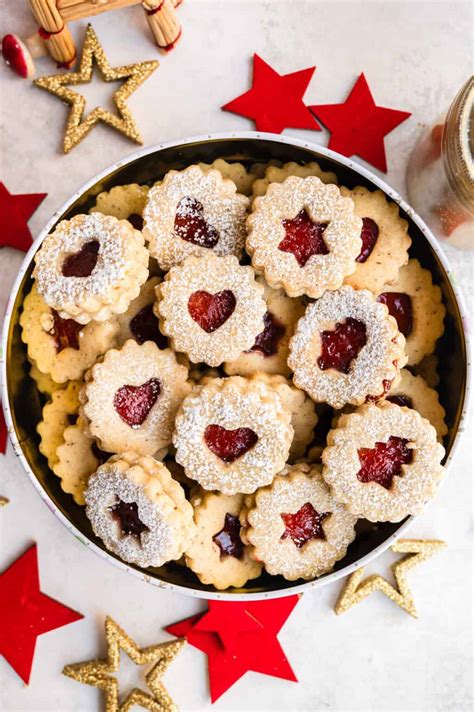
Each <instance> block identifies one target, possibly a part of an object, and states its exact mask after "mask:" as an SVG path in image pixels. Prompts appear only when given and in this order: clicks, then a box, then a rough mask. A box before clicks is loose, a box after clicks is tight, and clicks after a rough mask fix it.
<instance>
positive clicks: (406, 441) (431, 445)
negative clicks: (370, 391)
mask: <svg viewBox="0 0 474 712" xmlns="http://www.w3.org/2000/svg"><path fill="white" fill-rule="evenodd" d="M443 456H444V448H443V446H442V445H440V444H439V443H438V442H437V440H436V430H435V429H434V427H433V426H432V425H430V423H429V422H428V421H427V420H425V419H424V418H422V417H421V415H420V414H419V413H417V412H416V411H415V410H412V409H411V408H406V407H401V406H399V405H396V404H395V403H390V402H388V401H383V402H380V403H379V404H377V405H374V404H366V405H363V406H361V407H360V408H359V409H358V410H357V411H355V413H351V414H347V415H341V416H340V418H339V420H338V423H337V427H336V428H335V429H334V430H332V431H331V432H330V433H329V435H328V446H327V447H326V449H325V450H324V452H323V454H322V460H323V463H324V468H323V477H324V479H325V480H326V482H327V483H328V485H329V486H330V487H331V491H332V494H333V495H334V497H335V499H336V500H337V501H339V502H341V503H342V504H345V505H346V507H347V508H348V509H349V511H351V512H352V513H353V514H354V515H356V516H358V517H363V518H364V519H368V520H369V521H371V522H399V521H401V520H402V519H404V518H405V517H407V516H408V515H409V514H418V513H419V512H421V510H422V509H423V506H424V504H425V502H426V501H427V500H428V499H431V498H432V497H433V496H434V494H435V492H436V487H437V484H438V481H439V480H440V479H441V477H442V476H443V472H444V468H443V467H442V465H441V464H440V463H441V460H442V458H443Z"/></svg>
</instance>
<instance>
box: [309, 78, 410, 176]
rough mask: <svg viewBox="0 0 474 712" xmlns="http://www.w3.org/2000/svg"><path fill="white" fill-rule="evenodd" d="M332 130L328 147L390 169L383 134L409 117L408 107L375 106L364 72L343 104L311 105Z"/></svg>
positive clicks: (313, 110) (384, 168)
mask: <svg viewBox="0 0 474 712" xmlns="http://www.w3.org/2000/svg"><path fill="white" fill-rule="evenodd" d="M309 108H310V109H311V111H312V112H313V113H314V114H315V115H316V116H317V118H318V119H319V120H320V121H321V123H322V124H324V126H326V128H327V129H328V130H329V131H330V132H331V138H330V140H329V148H332V149H333V151H338V153H342V154H343V155H344V156H354V155H357V156H360V157H361V158H364V159H365V160H366V161H367V162H368V163H371V164H372V165H373V166H375V167H376V168H379V169H380V170H381V171H384V173H386V172H387V159H386V157H385V146H384V136H385V135H386V134H388V133H390V131H392V130H393V129H394V128H395V127H396V126H398V125H399V124H401V123H402V121H405V119H408V117H409V116H411V114H410V113H409V112H407V111H397V110H396V109H385V108H384V107H382V106H376V104H375V102H374V98H373V96H372V94H371V92H370V89H369V85H368V84H367V80H366V78H365V76H364V74H361V75H360V77H359V78H358V79H357V81H356V83H355V84H354V86H353V87H352V89H351V92H350V94H349V96H348V97H347V99H346V101H345V102H344V103H343V104H325V105H322V106H310V107H309Z"/></svg>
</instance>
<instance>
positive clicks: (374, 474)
mask: <svg viewBox="0 0 474 712" xmlns="http://www.w3.org/2000/svg"><path fill="white" fill-rule="evenodd" d="M407 442H408V440H405V438H398V437H396V436H394V435H392V436H391V437H389V439H388V440H387V442H386V443H375V447H374V448H361V449H360V450H358V451H357V454H358V455H359V461H360V465H361V468H360V470H359V472H358V473H357V479H358V480H359V482H364V483H365V482H376V483H377V484H379V485H382V487H385V489H390V487H391V486H392V481H393V478H394V477H399V476H400V474H401V471H402V465H409V464H410V462H411V461H412V460H413V451H412V450H409V449H408V448H407V446H406V445H407Z"/></svg>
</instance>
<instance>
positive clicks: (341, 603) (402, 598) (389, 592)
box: [334, 539, 446, 618]
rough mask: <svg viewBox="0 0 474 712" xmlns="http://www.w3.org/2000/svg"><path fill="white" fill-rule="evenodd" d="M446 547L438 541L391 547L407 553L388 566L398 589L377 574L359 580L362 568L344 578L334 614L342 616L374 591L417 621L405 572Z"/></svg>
mask: <svg viewBox="0 0 474 712" xmlns="http://www.w3.org/2000/svg"><path fill="white" fill-rule="evenodd" d="M445 547H446V543H445V542H444V541H439V540H437V539H400V540H399V541H397V542H396V543H395V544H394V545H393V546H391V547H390V548H391V550H392V551H394V552H395V553H403V554H408V556H404V557H403V558H402V559H399V560H398V561H396V562H395V563H394V564H392V566H391V569H392V572H393V575H394V578H395V581H396V582H397V586H398V590H397V589H396V588H394V587H393V586H392V585H391V584H390V583H389V582H388V581H387V580H386V579H385V578H383V576H380V575H379V574H374V575H373V576H368V577H367V578H366V579H364V580H363V581H362V579H363V576H364V570H365V569H364V567H362V568H360V569H357V571H354V573H353V574H352V575H351V576H349V578H348V579H347V581H346V583H345V584H344V587H343V589H342V591H341V593H340V594H339V598H338V600H337V602H336V605H335V606H334V611H335V612H336V614H337V615H340V614H341V613H345V612H346V611H347V610H348V609H349V608H351V607H352V606H355V605H356V604H357V603H360V602H361V601H363V600H364V598H367V596H370V594H371V593H372V592H373V591H381V592H382V593H384V594H385V595H386V596H388V598H390V599H391V600H392V601H393V602H394V603H396V604H397V605H398V606H400V608H403V610H404V611H406V612H407V613H409V614H410V615H411V616H413V618H417V617H418V615H417V612H416V607H415V602H414V600H413V596H412V594H411V591H410V588H409V586H408V582H407V579H406V573H407V571H409V570H410V569H413V568H414V567H415V566H418V564H421V563H422V561H426V559H429V558H430V557H431V556H433V554H436V553H437V552H438V551H440V550H441V549H444V548H445Z"/></svg>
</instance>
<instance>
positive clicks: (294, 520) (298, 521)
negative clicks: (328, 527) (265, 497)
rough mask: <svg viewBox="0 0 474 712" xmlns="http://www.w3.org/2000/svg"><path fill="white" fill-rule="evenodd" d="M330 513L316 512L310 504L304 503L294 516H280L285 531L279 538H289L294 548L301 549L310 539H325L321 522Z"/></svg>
mask: <svg viewBox="0 0 474 712" xmlns="http://www.w3.org/2000/svg"><path fill="white" fill-rule="evenodd" d="M329 515H330V512H317V511H316V510H315V508H314V507H313V505H312V504H311V502H306V504H304V505H303V506H302V507H301V508H300V509H298V511H297V512H296V513H295V514H281V515H280V516H281V518H282V519H283V523H284V525H285V531H284V532H283V534H282V536H281V538H282V539H287V538H288V537H291V539H292V540H293V542H294V544H295V546H296V547H297V548H298V549H301V547H302V546H304V545H305V544H306V542H307V541H310V539H325V538H326V536H325V534H324V530H323V522H324V520H325V519H326V518H327V517H329Z"/></svg>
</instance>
